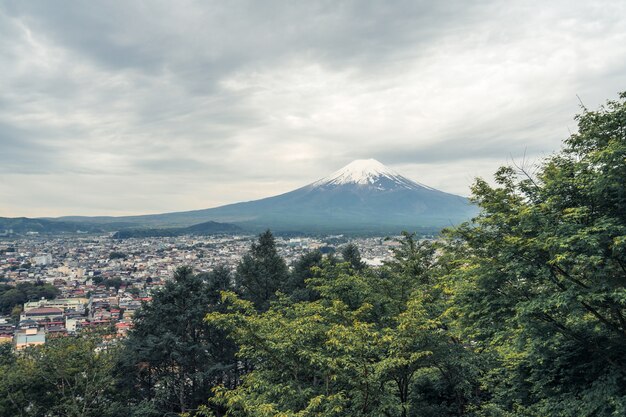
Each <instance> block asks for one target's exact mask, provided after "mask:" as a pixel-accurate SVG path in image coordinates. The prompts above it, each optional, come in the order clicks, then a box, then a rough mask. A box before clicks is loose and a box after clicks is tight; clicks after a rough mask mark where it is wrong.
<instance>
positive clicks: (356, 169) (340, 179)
mask: <svg viewBox="0 0 626 417" xmlns="http://www.w3.org/2000/svg"><path fill="white" fill-rule="evenodd" d="M348 184H356V185H361V186H370V187H373V188H377V189H381V190H382V189H389V188H397V187H402V188H410V189H415V188H428V189H431V188H430V187H427V186H425V185H422V184H418V183H416V182H414V181H411V180H410V179H408V178H405V177H403V176H402V175H400V174H399V173H397V172H396V171H394V170H393V169H391V168H389V167H387V166H385V165H383V164H382V163H380V162H378V161H377V160H375V159H357V160H355V161H352V162H350V163H349V164H348V165H346V166H345V167H343V168H341V169H340V170H338V171H335V172H333V173H332V174H330V175H329V176H327V177H325V178H322V179H321V180H319V181H317V182H314V183H313V184H311V185H312V186H313V187H325V186H339V185H348Z"/></svg>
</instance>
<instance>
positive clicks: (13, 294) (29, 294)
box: [0, 282, 59, 314]
mask: <svg viewBox="0 0 626 417" xmlns="http://www.w3.org/2000/svg"><path fill="white" fill-rule="evenodd" d="M58 294H59V290H58V289H56V288H55V287H54V286H52V285H50V284H44V283H42V282H37V283H31V282H20V283H19V284H17V285H16V286H15V287H12V286H10V285H0V314H10V313H11V311H12V310H13V308H14V307H16V306H21V305H22V304H24V303H25V302H28V301H36V300H40V299H41V298H46V299H49V300H51V299H54V298H56V296H57V295H58Z"/></svg>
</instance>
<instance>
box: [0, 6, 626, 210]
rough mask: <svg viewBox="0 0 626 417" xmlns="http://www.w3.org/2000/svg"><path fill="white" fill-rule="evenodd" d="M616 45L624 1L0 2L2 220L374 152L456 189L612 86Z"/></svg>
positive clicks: (197, 202)
mask: <svg viewBox="0 0 626 417" xmlns="http://www.w3.org/2000/svg"><path fill="white" fill-rule="evenodd" d="M624 45H626V5H625V4H624V3H623V2H619V1H599V2H592V3H590V2H582V1H581V2H571V1H555V2H550V3H549V4H544V3H541V2H538V1H531V2H527V1H524V2H522V1H519V2H516V1H514V2H508V1H507V2H505V1H499V0H491V1H483V2H466V1H453V2H427V1H398V2H377V1H340V2H328V1H314V2H279V1H263V2H258V1H233V2H217V1H215V2H193V1H183V2H149V3H146V2H140V1H131V2H128V1H112V2H81V1H67V2H63V3H58V2H49V1H32V2H18V1H8V0H5V1H2V0H0V68H3V75H2V77H1V78H0V193H1V194H2V195H10V196H11V199H10V201H9V202H7V201H8V200H4V201H3V202H0V216H2V215H5V216H16V215H41V216H43V215H61V214H83V213H84V214H100V213H101V214H109V213H111V214H126V213H143V212H158V211H170V210H184V209H195V208H203V207H210V206H214V205H218V204H223V203H228V202H234V201H239V200H249V199H254V198H260V197H263V196H267V195H272V194H275V193H278V192H284V191H288V190H289V189H291V188H294V187H297V186H300V185H303V184H305V183H308V182H311V181H313V180H315V179H317V178H318V177H321V176H324V175H326V174H328V173H329V172H330V171H332V170H335V169H338V168H340V167H341V166H342V165H343V164H345V163H347V162H350V160H352V159H356V158H369V157H374V158H378V159H380V160H381V161H382V162H384V163H387V164H390V165H391V166H392V167H394V168H397V169H401V170H402V171H403V172H406V173H407V174H408V175H409V176H412V177H413V178H414V179H416V180H418V181H422V182H425V183H427V184H429V185H432V186H435V187H438V188H441V189H443V190H446V191H451V192H457V193H460V194H467V190H468V185H469V184H470V183H471V182H472V178H473V177H474V176H476V175H481V176H489V175H490V173H491V172H493V171H494V170H495V169H496V168H497V166H499V165H501V164H504V163H506V162H507V160H508V159H510V158H519V157H521V155H523V154H524V153H526V155H527V156H528V157H529V158H541V157H542V156H545V155H547V154H549V153H551V152H553V151H555V150H556V149H558V147H559V146H560V141H561V140H562V139H564V138H565V137H567V135H568V129H571V130H574V129H575V123H574V122H573V121H572V117H573V115H574V114H575V113H576V112H577V111H578V101H577V98H576V95H579V96H580V97H581V98H582V99H583V101H584V102H585V104H586V105H587V106H588V107H596V106H598V105H599V104H601V103H602V102H604V100H606V99H607V98H612V97H615V95H616V93H617V92H618V91H620V90H622V89H624V85H625V84H626V47H625V46H624ZM113 201H114V202H115V203H112V202H113Z"/></svg>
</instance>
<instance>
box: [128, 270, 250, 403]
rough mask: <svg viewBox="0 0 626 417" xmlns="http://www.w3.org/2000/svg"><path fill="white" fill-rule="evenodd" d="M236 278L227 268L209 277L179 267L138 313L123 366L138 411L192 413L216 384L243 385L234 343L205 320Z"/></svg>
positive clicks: (129, 393) (129, 392)
mask: <svg viewBox="0 0 626 417" xmlns="http://www.w3.org/2000/svg"><path fill="white" fill-rule="evenodd" d="M230 280H231V279H230V272H229V270H228V269H227V268H224V267H219V268H217V269H216V270H215V271H213V272H211V273H209V274H204V275H196V274H194V273H193V271H192V270H191V268H189V267H182V268H179V269H178V270H177V271H176V273H175V275H174V280H173V281H170V282H168V283H167V284H166V285H165V287H164V288H163V289H162V290H160V291H158V292H156V293H155V294H154V295H153V300H152V302H151V303H149V304H145V305H143V307H142V308H141V310H140V311H138V312H137V313H136V315H135V327H134V329H133V330H132V331H131V333H130V335H129V337H128V339H127V340H126V342H125V349H124V357H123V358H122V361H121V364H120V367H121V369H122V371H123V374H124V375H125V376H126V377H125V379H124V380H123V381H122V382H123V385H124V386H125V387H126V390H127V392H128V396H129V399H130V400H131V403H132V404H133V407H134V408H135V409H137V408H141V409H144V411H143V413H144V414H146V413H147V415H150V413H151V412H154V413H157V414H156V415H162V414H163V413H168V412H173V413H179V412H186V411H188V410H192V409H195V408H197V407H198V406H199V405H200V404H202V403H205V402H206V400H207V398H208V397H209V395H210V390H211V387H212V386H214V385H218V384H224V385H225V386H229V387H234V386H236V385H237V384H238V383H239V372H240V370H239V369H238V367H237V363H236V361H235V359H234V352H235V347H234V345H233V344H232V342H230V341H229V340H227V339H226V337H225V335H224V333H223V332H222V331H221V330H219V329H217V328H216V327H215V326H212V325H209V324H207V323H205V322H204V320H203V319H204V317H205V315H206V314H207V313H210V312H213V311H220V309H221V308H222V307H221V306H220V305H219V291H223V290H227V289H231V288H232V286H231V283H230Z"/></svg>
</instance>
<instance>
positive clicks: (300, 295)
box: [286, 250, 323, 301]
mask: <svg viewBox="0 0 626 417" xmlns="http://www.w3.org/2000/svg"><path fill="white" fill-rule="evenodd" d="M322 260H323V256H322V252H320V251H319V250H313V251H309V252H306V253H304V254H303V255H302V256H300V257H299V258H298V259H297V260H296V261H295V262H294V263H293V265H292V268H291V272H290V273H289V279H288V281H287V284H286V293H287V294H289V296H290V297H291V298H292V299H293V300H294V301H313V300H314V299H316V298H317V296H318V295H317V293H316V292H315V291H314V290H312V289H311V288H308V287H307V284H306V282H307V280H309V279H311V278H313V277H314V276H315V269H316V268H320V267H321V266H322Z"/></svg>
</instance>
